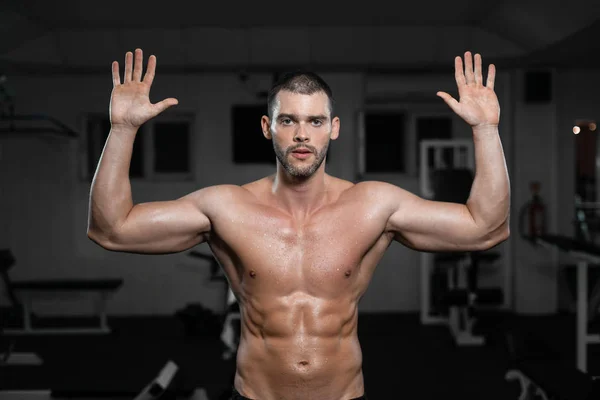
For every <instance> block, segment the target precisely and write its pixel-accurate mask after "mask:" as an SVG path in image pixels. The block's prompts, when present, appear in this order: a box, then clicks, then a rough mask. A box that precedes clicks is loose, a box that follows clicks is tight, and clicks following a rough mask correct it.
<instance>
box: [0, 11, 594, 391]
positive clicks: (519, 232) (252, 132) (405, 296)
mask: <svg viewBox="0 0 600 400" xmlns="http://www.w3.org/2000/svg"><path fill="white" fill-rule="evenodd" d="M267 3H272V4H268V5H265V6H261V7H257V6H256V5H254V4H246V3H239V4H236V5H235V6H234V10H235V9H236V7H237V11H236V12H234V13H232V12H231V11H232V9H231V7H232V5H231V4H230V3H227V4H212V5H210V6H209V7H207V6H206V5H198V4H195V5H193V6H191V8H189V7H190V6H189V5H187V4H186V5H183V3H179V2H175V3H173V4H169V5H168V7H165V8H164V9H162V8H161V9H160V11H159V10H157V9H146V8H147V7H143V6H141V5H135V3H126V4H124V3H123V2H116V1H113V0H109V1H108V2H107V1H104V2H94V3H93V4H86V6H85V7H82V6H81V5H80V4H79V3H77V2H76V1H74V0H68V1H65V2H61V4H60V5H56V4H53V3H46V2H32V1H24V2H18V1H8V2H5V3H3V5H2V6H0V7H1V9H0V13H1V14H2V20H3V21H4V22H5V23H2V24H0V32H2V37H4V38H6V39H7V40H5V41H3V42H2V43H0V188H1V190H0V193H1V195H0V274H1V276H2V279H1V283H2V285H0V287H1V292H0V343H1V347H0V399H24V400H27V399H50V398H56V399H67V398H68V399H139V400H141V399H158V398H161V399H202V400H217V399H228V398H229V397H228V396H230V393H231V387H232V384H233V377H234V374H235V355H236V346H237V338H238V335H239V329H240V328H239V326H240V325H239V308H238V307H237V304H236V302H235V299H234V298H233V297H232V294H231V292H230V290H229V287H228V283H227V280H226V279H225V277H224V276H223V274H222V271H221V268H220V266H219V265H218V263H217V262H216V260H215V259H214V258H213V257H212V255H211V251H210V249H209V248H208V246H207V245H206V244H202V245H199V246H197V247H195V248H193V249H190V250H188V251H185V252H181V253H177V254H169V255H155V256H148V255H136V254H127V253H118V252H110V251H106V250H105V249H102V248H100V247H99V246H98V245H96V244H95V243H93V242H92V241H91V240H90V239H89V238H88V237H87V235H86V226H87V217H88V206H89V194H90V185H91V181H92V178H93V175H94V171H95V168H96V165H97V163H98V159H99V157H100V154H101V152H102V149H103V146H104V143H105V141H106V138H107V135H108V132H109V130H110V121H109V114H108V105H109V99H110V95H111V90H112V83H111V78H110V63H111V62H112V61H113V60H118V61H119V62H121V60H122V58H123V55H124V54H125V52H126V51H132V50H134V49H135V48H142V49H143V50H144V53H145V55H150V54H155V55H157V58H158V60H159V61H158V68H157V74H156V80H155V83H154V85H153V87H152V92H151V98H152V100H153V101H157V100H160V99H162V98H166V97H176V98H178V99H179V105H177V106H176V107H172V108H171V109H169V110H167V111H166V112H165V113H164V114H161V115H160V116H159V117H157V118H155V119H153V120H151V121H149V122H148V123H146V124H145V125H144V126H143V127H142V129H141V133H140V134H139V135H138V138H136V142H135V146H134V149H133V158H132V163H131V169H130V179H131V186H132V192H133V196H134V200H135V202H136V203H138V202H149V201H160V200H168V199H174V198H178V197H181V196H183V195H185V194H187V193H190V192H192V191H194V190H197V189H198V188H201V187H207V186H211V185H217V184H235V185H241V184H244V183H246V182H250V181H253V180H256V179H258V178H260V177H263V176H266V175H270V174H272V173H273V170H274V166H275V157H274V156H273V148H272V145H271V144H270V143H269V142H268V141H267V140H265V139H264V138H263V136H262V133H261V130H260V117H261V116H262V115H263V114H265V112H266V92H267V90H268V89H269V87H270V85H271V84H272V82H273V80H274V79H276V77H277V76H278V74H280V73H281V72H283V71H286V70H287V69H289V68H292V67H295V66H309V67H310V68H311V69H314V70H315V71H316V72H317V73H319V74H320V75H321V76H323V78H324V79H325V80H326V81H327V82H328V83H329V84H330V85H331V87H332V89H333V92H334V95H335V98H336V114H337V115H338V116H339V117H340V120H341V134H340V138H339V139H338V140H337V141H335V142H333V143H332V145H331V147H330V149H329V153H328V157H327V173H329V174H331V175H333V176H337V177H339V178H342V179H346V180H348V181H351V182H360V181H364V180H378V181H385V182H389V183H392V184H394V185H398V186H400V187H402V188H404V189H406V190H409V191H410V192H412V193H415V194H417V195H419V196H422V197H425V198H430V199H435V200H440V201H454V202H464V201H466V199H467V198H468V195H469V189H470V185H471V183H472V179H473V174H474V173H475V170H474V161H473V159H474V154H473V152H474V150H473V139H472V132H471V130H470V129H469V127H468V126H467V124H466V123H464V121H462V120H460V118H458V117H457V116H456V115H455V114H454V113H453V112H452V111H451V110H450V109H449V108H448V106H447V105H446V104H445V103H444V102H443V101H442V100H441V99H440V98H438V97H437V96H436V92H437V91H438V90H442V91H446V92H448V93H451V94H455V93H456V83H455V81H454V72H453V59H454V57H455V56H457V55H462V54H463V53H464V52H465V51H467V50H470V51H473V52H478V53H480V54H482V57H483V63H484V65H485V66H487V65H488V64H489V63H494V64H495V65H496V68H497V70H498V73H497V76H496V84H495V91H496V94H497V95H498V99H499V101H500V108H501V119H500V127H499V131H500V137H501V140H502V145H503V149H504V153H505V157H506V163H507V168H508V171H509V176H510V188H511V215H510V225H511V235H510V237H509V239H508V240H506V241H504V242H503V243H501V244H500V245H498V246H496V247H494V248H492V249H490V250H487V251H484V252H469V253H448V254H446V253H443V254H432V253H421V252H417V251H414V250H411V249H409V248H407V247H404V246H402V245H401V244H399V243H394V244H393V245H392V246H390V248H389V249H388V250H387V252H386V254H385V256H384V258H383V259H382V260H381V262H380V263H379V264H378V266H377V269H376V271H375V273H374V275H373V279H372V281H371V283H370V285H369V288H368V290H367V292H366V293H365V295H364V296H363V298H362V299H361V302H360V304H359V323H358V335H359V340H360V343H361V348H362V352H363V371H364V377H365V390H366V394H367V396H368V397H369V399H386V398H394V399H402V398H419V399H436V400H438V399H443V398H460V399H487V400H509V399H515V400H516V399H520V400H525V399H568V400H571V399H581V400H583V399H592V398H600V394H599V393H600V389H599V388H598V384H599V381H597V380H596V377H597V376H600V346H598V345H597V344H598V343H600V316H599V315H598V307H599V306H600V279H598V278H599V273H598V271H600V269H598V268H595V267H598V266H599V265H600V242H599V239H600V238H599V233H600V223H599V221H600V212H599V210H600V202H599V201H600V200H599V199H598V197H599V194H600V179H599V177H600V169H599V168H600V152H599V151H598V150H599V149H600V147H599V146H600V141H597V139H596V134H597V132H598V129H597V125H596V124H597V123H598V121H600V97H599V96H598V95H597V94H598V91H599V90H600V49H599V48H598V40H597V38H598V37H600V21H599V17H600V14H599V10H598V7H597V5H595V4H594V2H592V1H577V0H576V1H571V2H569V4H568V5H566V4H564V3H562V2H559V1H558V0H553V1H549V2H546V3H544V6H543V7H542V6H540V5H539V4H538V3H537V2H534V1H532V0H531V1H530V0H527V1H520V2H517V1H509V2H502V3H499V4H495V3H494V4H492V3H490V4H489V5H488V4H484V3H483V2H481V3H474V2H471V1H467V0H457V1H453V2H441V1H439V0H437V1H436V0H432V1H424V2H423V1H422V2H415V3H414V4H411V5H405V4H403V5H402V6H401V7H400V8H399V9H398V10H396V9H395V8H394V11H392V10H391V9H388V7H389V6H390V5H389V4H385V3H382V4H377V2H376V3H375V4H369V5H366V6H367V9H366V10H365V9H362V8H358V9H354V10H344V11H347V12H348V14H347V16H341V15H338V14H339V12H338V10H337V9H336V8H335V7H333V6H329V5H323V4H319V3H315V4H313V6H314V7H315V9H321V11H320V12H318V13H316V14H314V15H315V16H318V15H321V16H322V15H335V17H332V18H333V19H334V20H335V21H334V22H333V23H331V24H330V23H329V22H331V21H328V23H327V24H325V25H323V24H321V23H317V22H315V21H314V20H312V21H311V20H310V19H307V18H306V16H307V15H306V14H304V13H298V15H292V16H290V17H289V18H290V20H289V23H287V22H286V23H285V24H283V23H282V20H281V18H280V16H279V17H278V16H277V14H276V10H279V12H281V8H280V5H279V4H278V3H275V2H267ZM309 3H310V2H309ZM265 9H267V11H265ZM269 9H270V10H271V11H268V10H269ZM304 9H305V10H310V7H306V6H305V7H304ZM359 9H360V11H359ZM295 11H298V10H295ZM308 14H310V13H308ZM265 16H266V17H268V18H266V21H265V18H264V17H265ZM328 18H329V17H328ZM290 43H292V45H290ZM248 149H251V150H252V151H248ZM597 228H598V229H597Z"/></svg>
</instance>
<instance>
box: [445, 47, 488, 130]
mask: <svg viewBox="0 0 600 400" xmlns="http://www.w3.org/2000/svg"><path fill="white" fill-rule="evenodd" d="M454 69H455V73H454V76H455V78H456V84H457V86H458V95H459V101H457V100H456V99H455V98H453V97H452V96H451V95H449V94H448V93H446V92H438V93H437V95H438V96H439V97H441V98H442V99H444V101H445V102H446V104H448V105H449V106H450V108H451V109H452V110H453V111H454V112H455V113H456V114H458V115H459V116H460V117H461V118H462V119H464V120H465V122H467V123H468V124H469V125H471V126H472V127H480V126H486V125H490V126H496V125H498V123H499V121H500V105H499V103H498V97H497V96H496V93H495V92H494V80H495V77H496V68H495V66H494V64H490V66H489V69H488V75H487V81H486V84H485V85H484V84H483V77H482V68H481V56H480V55H479V54H475V66H474V67H473V57H472V55H471V53H470V52H466V53H465V66H464V71H463V62H462V59H461V58H460V57H458V56H457V57H456V58H455V60H454Z"/></svg>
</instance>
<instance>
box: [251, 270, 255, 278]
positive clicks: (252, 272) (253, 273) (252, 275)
mask: <svg viewBox="0 0 600 400" xmlns="http://www.w3.org/2000/svg"><path fill="white" fill-rule="evenodd" d="M250 278H256V272H254V270H253V269H252V270H250Z"/></svg>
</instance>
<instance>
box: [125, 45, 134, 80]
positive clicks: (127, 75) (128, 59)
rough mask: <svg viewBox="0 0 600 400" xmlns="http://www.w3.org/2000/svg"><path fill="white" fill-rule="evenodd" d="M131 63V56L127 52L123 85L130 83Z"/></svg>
mask: <svg viewBox="0 0 600 400" xmlns="http://www.w3.org/2000/svg"><path fill="white" fill-rule="evenodd" d="M132 62H133V54H132V53H131V52H130V51H128V52H127V53H125V73H124V74H123V83H125V82H131V69H132Z"/></svg>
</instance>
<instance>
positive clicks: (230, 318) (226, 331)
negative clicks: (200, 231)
mask: <svg viewBox="0 0 600 400" xmlns="http://www.w3.org/2000/svg"><path fill="white" fill-rule="evenodd" d="M188 255H189V256H190V257H194V258H199V259H201V260H204V261H208V262H209V263H210V274H211V275H210V280H211V281H223V282H225V284H226V285H227V292H226V294H225V305H224V308H223V316H224V318H223V322H222V327H223V328H222V330H221V341H222V342H223V344H224V345H225V346H226V347H227V349H226V350H225V351H224V352H223V355H222V358H223V359H224V360H228V359H230V358H231V357H233V356H234V355H235V353H236V351H237V347H238V343H239V336H240V330H239V324H240V318H241V316H240V307H239V304H238V303H237V300H236V298H235V295H234V294H233V292H232V291H231V288H230V287H229V283H228V282H227V277H226V276H225V275H224V274H223V271H222V269H221V266H220V265H219V262H218V261H217V259H216V258H215V257H213V255H212V254H206V253H202V252H199V251H190V252H189V253H188ZM236 327H237V328H236Z"/></svg>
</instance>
